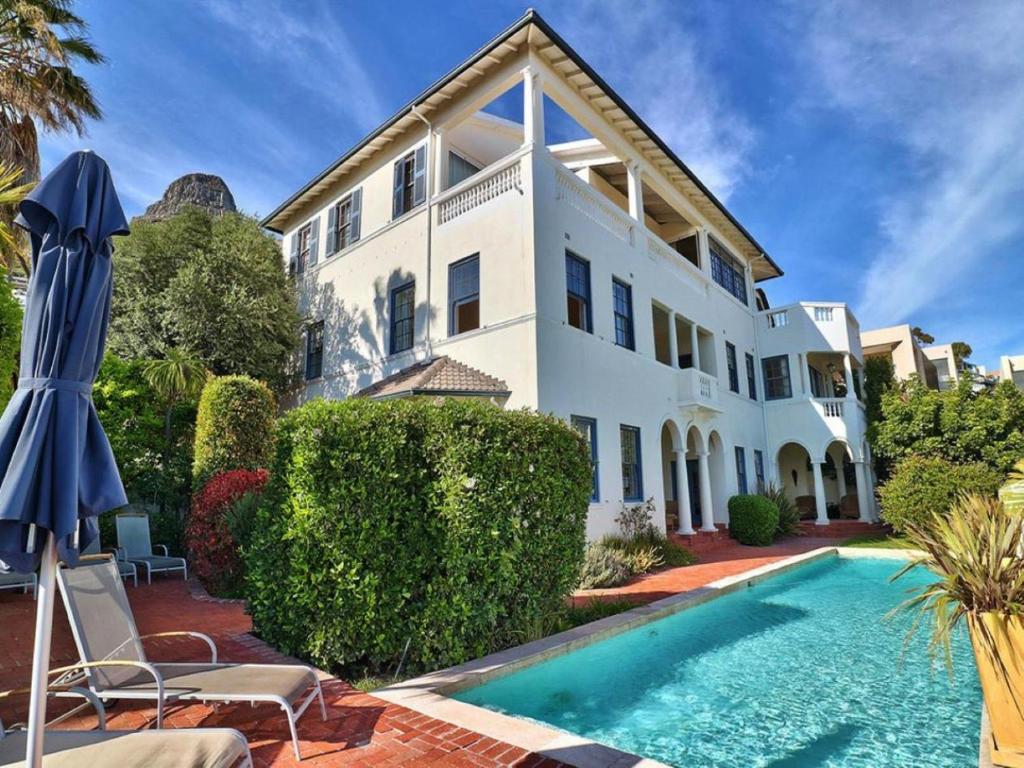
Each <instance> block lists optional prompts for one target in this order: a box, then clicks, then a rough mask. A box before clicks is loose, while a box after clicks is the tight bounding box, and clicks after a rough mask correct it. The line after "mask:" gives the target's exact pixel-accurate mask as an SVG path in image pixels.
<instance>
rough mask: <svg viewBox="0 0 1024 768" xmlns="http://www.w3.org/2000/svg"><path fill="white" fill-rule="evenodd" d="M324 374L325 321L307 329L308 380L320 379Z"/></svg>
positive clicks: (311, 325) (310, 325)
mask: <svg viewBox="0 0 1024 768" xmlns="http://www.w3.org/2000/svg"><path fill="white" fill-rule="evenodd" d="M323 372H324V321H323V320H320V321H319V322H316V323H310V324H309V325H308V326H307V327H306V380H307V381H309V380H311V379H319V378H320V376H321V375H323Z"/></svg>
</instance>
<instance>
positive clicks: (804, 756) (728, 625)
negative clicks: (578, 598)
mask: <svg viewBox="0 0 1024 768" xmlns="http://www.w3.org/2000/svg"><path fill="white" fill-rule="evenodd" d="M899 567H900V563H899V562H898V561H894V560H876V559H865V558H851V559H847V558H838V557H829V558H825V559H823V560H819V561H816V562H813V563H810V564H807V565H803V566H801V567H799V568H795V569H793V570H790V571H787V572H785V573H782V574H780V575H778V576H774V577H772V578H770V579H767V580H765V581H763V582H761V583H759V584H756V585H755V586H752V587H750V588H747V589H740V590H738V591H735V592H732V593H730V594H727V595H724V596H722V597H720V598H716V599H714V600H711V601H709V602H706V603H703V604H701V605H697V606H695V607H693V608H690V609H687V610H684V611H681V612H680V613H677V614H675V615H673V616H670V617H668V618H665V619H661V620H658V621H655V622H652V623H650V624H646V625H644V626H641V627H639V628H637V629H634V630H631V631H628V632H625V633H623V634H620V635H617V636H614V637H612V638H610V639H607V640H603V641H600V642H597V643H595V644H593V645H590V646H587V647H585V648H582V649H580V650H576V651H572V652H570V653H567V654H565V655H562V656H558V657H556V658H553V659H550V660H548V661H544V662H541V663H538V664H536V665H533V666H530V667H527V668H525V669H522V670H520V671H518V672H515V673H512V674H510V675H508V676H506V677H501V678H498V679H495V680H492V681H490V682H488V683H485V684H483V685H480V686H478V687H475V688H470V689H468V690H464V691H461V692H459V693H456V694H453V698H455V699H458V700H460V701H463V702H467V703H470V704H475V705H477V706H481V707H485V708H488V709H492V710H496V711H498V712H502V713H506V714H510V715H516V716H519V717H525V718H529V719H532V720H536V721H539V722H541V723H545V724H548V725H552V726H555V727H557V728H560V729H563V730H566V731H569V732H572V733H575V734H579V735H581V736H585V737H587V738H590V739H593V740H595V741H599V742H603V743H605V744H608V745H611V746H613V747H616V748H618V749H621V750H624V751H627V752H632V753H634V754H638V755H643V756H646V757H650V758H653V759H655V760H658V761H661V762H663V763H668V764H672V765H679V766H694V767H698V766H722V767H726V766H728V767H730V768H731V767H733V766H765V767H768V766H770V768H804V767H805V766H807V767H808V768H809V767H810V766H828V767H830V768H908V767H909V766H914V767H915V768H925V767H927V768H947V767H948V768H954V767H955V768H963V767H964V766H971V765H977V754H978V734H979V727H980V722H979V721H980V709H981V691H980V687H979V686H978V683H977V676H976V673H975V671H974V661H973V657H972V655H971V651H970V644H969V641H968V639H967V636H966V633H962V634H961V636H959V637H957V638H956V642H955V644H954V659H955V664H954V673H953V679H952V680H950V679H949V678H948V677H947V675H946V672H945V670H944V669H942V668H938V669H934V670H933V669H932V668H931V667H930V664H929V661H928V658H927V655H926V653H925V646H926V644H927V638H926V637H925V635H924V634H923V633H922V634H920V635H919V636H918V637H916V638H915V639H914V641H913V642H912V643H911V644H910V646H909V647H908V648H907V650H906V653H905V654H903V655H902V665H901V654H902V652H903V643H904V637H905V633H906V628H907V626H908V622H909V618H908V617H900V618H899V619H897V620H894V621H884V620H883V619H884V616H885V614H886V613H887V612H888V611H889V610H890V609H891V608H892V607H894V606H895V605H897V604H898V603H899V602H900V601H901V600H903V599H904V597H905V593H906V590H907V588H908V587H910V586H911V585H913V584H921V583H924V582H926V581H927V579H928V578H929V577H928V575H927V574H926V573H924V572H921V573H914V574H911V575H909V576H908V577H905V578H904V579H903V580H901V581H900V582H897V583H896V584H890V583H889V581H888V579H889V577H890V576H891V575H892V574H893V573H895V571H896V570H897V569H898V568H899Z"/></svg>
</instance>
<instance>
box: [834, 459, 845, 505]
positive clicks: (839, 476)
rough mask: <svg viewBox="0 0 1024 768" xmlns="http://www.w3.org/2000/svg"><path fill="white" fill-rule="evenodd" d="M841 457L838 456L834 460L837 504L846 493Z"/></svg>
mask: <svg viewBox="0 0 1024 768" xmlns="http://www.w3.org/2000/svg"><path fill="white" fill-rule="evenodd" d="M843 458H844V457H842V456H840V457H839V461H837V462H836V484H837V485H838V486H839V506H840V507H841V506H842V504H843V496H845V495H846V473H845V472H844V471H843Z"/></svg>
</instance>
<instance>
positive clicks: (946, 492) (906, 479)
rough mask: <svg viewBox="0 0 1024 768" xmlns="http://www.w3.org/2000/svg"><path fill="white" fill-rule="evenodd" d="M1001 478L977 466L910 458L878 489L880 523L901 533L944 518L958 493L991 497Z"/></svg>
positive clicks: (996, 473)
mask: <svg viewBox="0 0 1024 768" xmlns="http://www.w3.org/2000/svg"><path fill="white" fill-rule="evenodd" d="M1002 480H1003V476H1002V475H1001V474H1000V473H999V472H997V471H996V470H994V469H992V468H991V467H987V466H986V465H984V464H981V463H980V462H976V463H972V464H952V463H950V462H948V461H946V460H945V459H940V458H935V457H927V456H910V457H909V458H906V459H904V460H903V461H901V462H900V463H899V464H897V465H896V468H895V469H894V470H893V473H892V476H891V477H890V478H889V480H888V481H887V482H886V483H885V484H884V485H883V486H882V487H881V488H880V489H879V492H878V494H879V497H880V499H881V504H882V519H883V520H884V521H885V522H887V523H888V524H889V525H891V526H892V527H893V528H894V529H895V530H896V531H898V532H900V533H902V532H903V531H905V530H906V528H907V525H908V524H910V523H916V524H918V525H920V524H924V523H926V522H927V521H928V520H929V519H930V518H931V517H932V515H934V514H945V513H946V512H947V511H948V510H949V508H950V507H951V506H952V505H953V502H954V501H956V498H957V496H958V495H959V494H961V493H977V494H981V495H984V496H993V495H995V493H996V492H997V491H998V490H999V485H1000V483H1001V482H1002Z"/></svg>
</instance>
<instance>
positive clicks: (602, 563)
mask: <svg viewBox="0 0 1024 768" xmlns="http://www.w3.org/2000/svg"><path fill="white" fill-rule="evenodd" d="M632 575H633V568H632V566H631V565H630V562H629V557H628V556H627V555H626V553H625V552H623V551H622V550H620V549H616V548H615V547H610V546H608V544H606V543H605V542H603V541H596V542H593V543H592V544H588V545H587V551H586V553H585V555H584V557H583V567H582V568H581V569H580V589H600V588H602V587H617V586H619V585H620V584H625V583H626V582H627V581H629V579H630V577H632Z"/></svg>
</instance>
